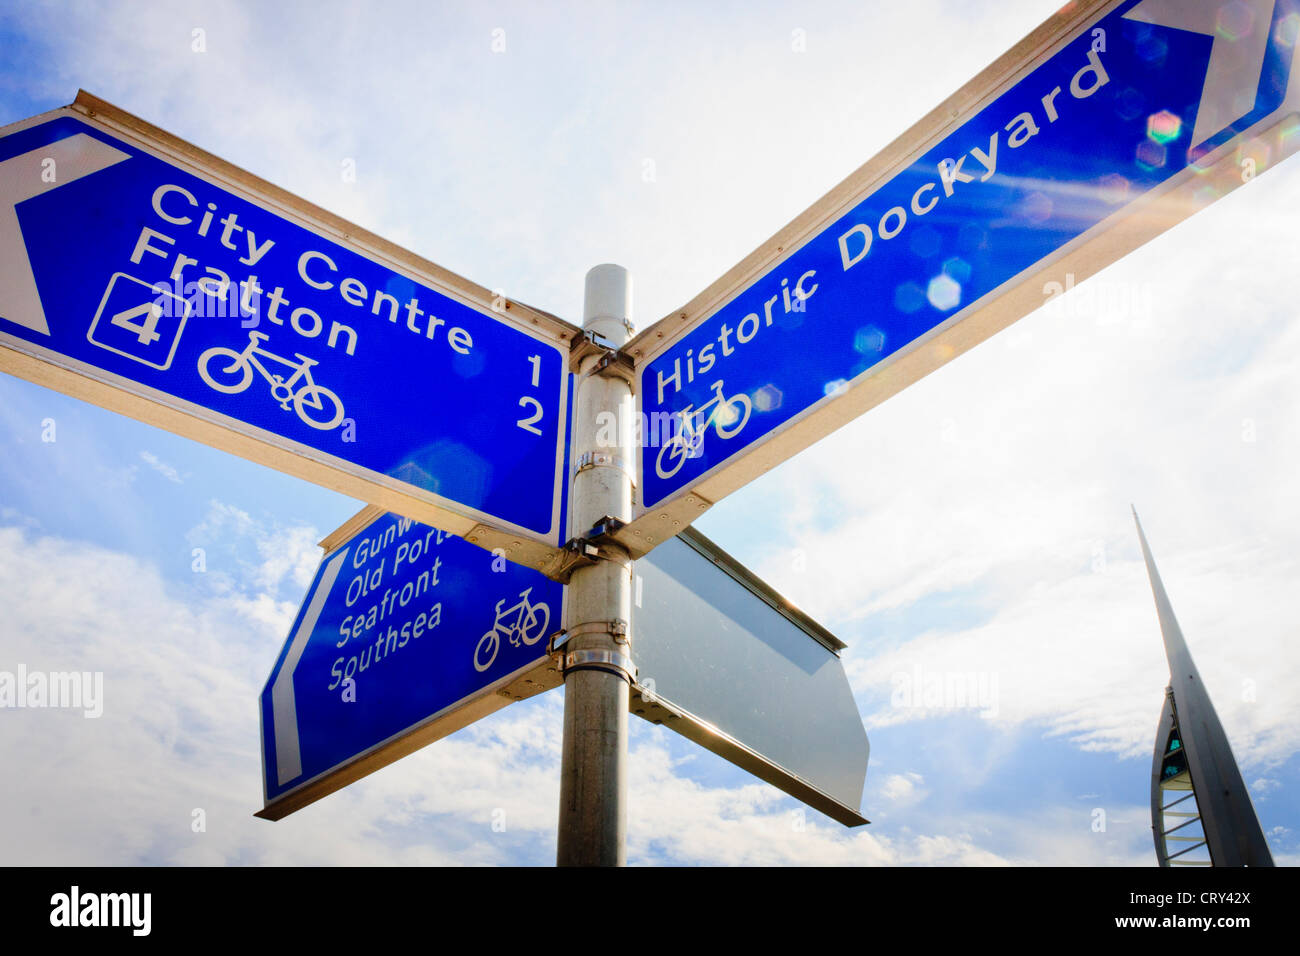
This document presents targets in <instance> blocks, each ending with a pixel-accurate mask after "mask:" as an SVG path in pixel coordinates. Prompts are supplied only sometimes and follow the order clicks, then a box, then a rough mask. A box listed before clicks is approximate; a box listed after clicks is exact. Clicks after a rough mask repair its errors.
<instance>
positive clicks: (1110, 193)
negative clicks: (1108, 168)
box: [1100, 173, 1130, 206]
mask: <svg viewBox="0 0 1300 956" xmlns="http://www.w3.org/2000/svg"><path fill="white" fill-rule="evenodd" d="M1100 182H1101V193H1100V195H1101V201H1102V202H1104V203H1106V204H1107V205H1110V206H1117V205H1119V204H1120V203H1122V202H1123V201H1124V200H1125V199H1127V198H1128V191H1129V186H1130V183H1129V181H1128V180H1127V179H1125V178H1124V177H1123V176H1121V175H1120V174H1119V173H1107V174H1106V175H1105V176H1102V177H1101V181H1100Z"/></svg>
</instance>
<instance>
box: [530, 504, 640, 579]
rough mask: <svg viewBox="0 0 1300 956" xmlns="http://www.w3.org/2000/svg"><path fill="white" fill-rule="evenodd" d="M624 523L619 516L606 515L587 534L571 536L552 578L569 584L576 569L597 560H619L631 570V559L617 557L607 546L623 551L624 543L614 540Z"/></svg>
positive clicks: (588, 565)
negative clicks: (616, 547) (615, 546)
mask: <svg viewBox="0 0 1300 956" xmlns="http://www.w3.org/2000/svg"><path fill="white" fill-rule="evenodd" d="M624 524H626V522H624V521H621V520H619V519H618V518H615V517H612V516H611V515H605V517H603V518H601V519H600V521H598V522H597V523H596V524H594V525H593V526H592V528H591V530H590V531H588V532H587V533H586V534H584V535H581V536H580V537H577V538H570V539H569V540H568V541H567V542H565V545H564V550H563V551H561V552H560V555H559V558H558V563H557V566H556V568H555V571H554V573H552V574H551V575H550V576H551V578H553V579H554V580H556V581H559V582H560V583H561V584H568V583H569V579H570V578H571V577H573V572H574V571H576V570H577V569H578V568H586V567H590V566H591V565H593V564H595V563H596V562H597V561H617V562H618V563H619V564H626V566H627V568H628V569H629V571H630V570H631V568H632V562H631V560H630V559H626V560H625V559H624V558H622V557H615V556H614V555H612V554H610V553H609V552H608V551H607V550H606V548H607V546H609V545H611V544H613V545H617V546H618V548H619V550H620V551H622V549H623V545H622V544H620V543H619V542H617V541H615V540H614V534H615V533H616V532H617V531H619V529H621V528H622V527H623V526H624Z"/></svg>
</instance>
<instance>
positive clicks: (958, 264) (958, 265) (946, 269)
mask: <svg viewBox="0 0 1300 956" xmlns="http://www.w3.org/2000/svg"><path fill="white" fill-rule="evenodd" d="M943 274H944V275H946V276H950V277H952V278H953V279H956V280H957V281H958V282H965V281H966V280H967V279H969V278H970V263H969V262H967V261H966V260H965V259H963V258H961V257H960V256H953V257H952V258H951V259H945V260H944V263H943Z"/></svg>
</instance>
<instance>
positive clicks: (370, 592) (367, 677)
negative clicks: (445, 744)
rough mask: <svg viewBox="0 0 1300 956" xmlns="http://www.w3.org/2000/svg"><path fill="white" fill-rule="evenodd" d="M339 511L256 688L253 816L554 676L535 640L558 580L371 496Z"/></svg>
mask: <svg viewBox="0 0 1300 956" xmlns="http://www.w3.org/2000/svg"><path fill="white" fill-rule="evenodd" d="M350 525H351V526H353V527H355V529H356V530H355V531H353V532H351V533H350V534H348V535H347V536H346V538H345V539H344V540H342V541H337V542H327V544H331V543H332V544H333V547H331V550H330V551H329V552H328V553H327V554H326V555H325V557H324V559H323V561H322V562H321V566H320V570H319V571H317V572H316V578H315V580H314V581H313V582H312V585H311V589H310V590H309V591H308V593H307V598H306V600H305V601H304V602H303V606H302V608H301V610H299V612H298V616H297V618H296V619H295V621H294V623H293V627H292V629H291V630H290V632H289V637H288V640H287V641H286V642H285V645H284V649H283V650H281V651H280V656H279V657H278V658H277V659H276V662H275V667H274V668H273V669H272V671H271V676H270V677H269V678H268V679H267V682H266V687H265V689H264V690H263V691H262V697H261V714H262V758H263V771H264V778H265V796H266V806H265V808H264V809H263V810H262V811H261V812H260V813H259V814H258V816H262V817H267V818H269V819H272V820H278V819H280V818H281V817H283V816H285V815H287V814H289V813H292V812H293V811H294V810H297V809H299V808H300V807H302V806H305V805H306V804H308V803H311V802H312V801H314V800H318V799H319V798H321V797H323V796H325V795H326V794H329V793H332V792H333V791H335V790H337V789H339V788H340V787H343V786H344V785H346V784H347V783H350V782H352V781H353V780H356V779H358V778H359V777H362V776H364V775H365V774H367V773H370V772H372V771H374V770H377V769H379V768H380V767H382V766H384V765H386V764H388V763H391V762H392V761H394V760H396V759H397V758H398V757H401V756H403V755H405V754H407V753H410V752H411V751H413V750H415V749H416V748H418V747H421V746H423V745H424V744H427V743H429V742H431V741H433V740H437V739H438V738H440V737H444V736H446V735H447V734H449V733H451V732H453V731H455V730H458V729H459V728H461V727H463V726H465V725H467V724H469V723H471V722H473V721H474V720H477V719H479V718H480V717H483V716H485V715H487V714H489V713H491V712H492V711H494V710H497V709H499V708H500V707H504V706H506V705H507V704H509V703H510V702H511V701H512V700H516V699H520V698H522V697H526V696H529V695H531V694H534V693H538V692H540V691H542V690H546V689H548V688H549V687H552V686H556V685H558V683H559V677H558V674H555V672H553V671H551V670H549V669H548V659H547V655H546V648H547V643H548V638H549V637H550V635H551V634H552V633H554V632H555V631H557V630H559V629H560V627H561V623H562V613H563V607H562V604H563V599H564V586H563V585H561V584H558V583H557V582H555V581H552V580H550V579H549V578H547V577H545V576H543V575H542V574H540V573H539V572H537V571H534V570H531V569H529V568H525V567H521V566H519V565H515V564H511V563H510V562H508V561H506V560H505V559H503V558H501V557H500V556H496V555H493V554H491V553H489V552H486V551H483V550H482V549H480V548H478V547H476V546H474V545H471V544H468V543H466V542H465V541H463V540H461V539H459V538H457V537H455V536H453V535H449V534H446V533H444V532H442V531H437V530H435V529H434V528H431V527H429V526H427V525H422V524H419V523H416V522H413V521H411V520H410V519H407V518H402V517H399V516H397V515H394V514H387V513H383V512H381V511H379V509H374V508H372V509H367V510H365V511H363V512H362V513H361V515H359V516H358V518H357V519H355V520H354V522H351V523H350ZM347 527H349V526H345V529H346V528H347Z"/></svg>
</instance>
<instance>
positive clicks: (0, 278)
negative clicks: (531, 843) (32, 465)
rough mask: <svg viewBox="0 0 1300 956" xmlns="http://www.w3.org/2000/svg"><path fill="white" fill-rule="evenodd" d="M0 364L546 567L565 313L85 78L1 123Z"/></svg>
mask: <svg viewBox="0 0 1300 956" xmlns="http://www.w3.org/2000/svg"><path fill="white" fill-rule="evenodd" d="M0 197H3V201H0V370H4V371H7V372H10V373H11V374H15V375H18V376H21V377H23V378H27V379H30V380H32V381H35V382H37V383H38V384H42V385H47V386H49V387H52V388H56V389H59V390H61V391H66V392H68V393H70V394H72V395H75V396H77V397H81V398H85V399H88V400H90V401H92V402H95V403H97V404H100V405H103V406H105V407H107V408H110V409H113V410H116V411H121V412H125V413H126V414H129V415H132V416H134V417H137V418H140V419H143V420H145V421H147V422H150V423H152V424H156V425H160V426H162V427H165V428H168V429H171V430H173V431H176V432H178V433H180V434H183V435H186V436H189V437H192V438H196V439H198V440H200V441H204V442H207V443H209V444H212V445H214V446H216V447H218V448H223V449H225V450H228V451H233V452H234V453H236V454H239V455H242V456H243V457H246V458H249V459H252V460H254V461H258V462H261V463H263V464H268V465H271V466H272V467H275V468H278V469H280V470H283V471H286V472H288V473H290V474H294V475H297V476H299V477H302V478H306V479H308V480H311V481H315V482H317V483H320V484H324V485H326V486H328V487H331V488H334V489H336V490H338V491H342V492H344V493H346V494H350V495H353V496H355V497H358V498H362V499H364V500H366V501H369V502H371V503H373V504H377V505H381V506H384V507H386V508H390V509H392V510H395V511H398V512H401V513H404V514H407V515H411V516H414V517H416V518H419V519H421V520H424V521H428V522H430V523H433V524H435V525H437V526H438V527H441V528H443V529H445V530H449V531H453V532H456V533H459V534H462V535H464V536H466V538H468V539H471V540H473V541H475V543H477V544H480V545H482V546H485V547H489V548H491V547H500V548H503V549H504V550H505V551H506V553H507V554H509V556H510V558H511V560H513V561H516V562H519V563H523V564H529V565H532V566H537V567H545V566H547V563H548V562H549V561H550V560H551V559H552V558H553V557H554V556H555V555H556V551H557V546H558V545H560V544H562V543H563V539H564V534H563V527H562V523H563V499H564V494H565V490H566V485H567V481H566V477H565V451H566V449H567V445H568V430H567V423H568V411H569V388H570V375H569V371H568V367H567V358H568V349H569V340H570V339H571V337H572V336H573V334H574V332H575V330H574V329H573V328H572V327H571V326H568V325H566V324H565V323H563V322H560V321H559V320H558V319H554V318H553V317H551V316H548V315H546V314H544V313H539V312H536V311H534V310H531V309H529V308H527V307H525V306H521V305H519V304H517V303H512V302H508V301H506V300H505V299H504V298H502V297H494V296H493V295H491V294H490V293H489V292H488V291H487V290H485V289H481V288H479V287H477V286H474V285H473V284H471V283H469V282H466V281H465V280H463V279H460V278H459V277H456V276H454V275H452V274H450V273H448V272H446V271H445V270H443V269H440V268H438V267H437V266H434V265H432V264H431V263H427V262H425V261H423V260H421V259H419V258H418V257H416V256H413V255H411V254H410V253H407V252H404V251H403V250H401V249H398V248H397V247H395V246H393V245H391V244H389V243H386V242H384V241H383V240H381V239H378V238H377V237H375V236H371V235H369V234H368V233H366V232H364V231H363V230H360V229H358V228H357V227H355V226H352V225H350V224H348V223H345V222H343V221H342V220H339V219H337V218H336V217H333V216H331V215H329V214H328V213H325V212H323V211H322V210H319V209H316V208H314V207H312V206H310V205H308V204H307V203H304V202H303V201H301V200H299V199H297V198H295V197H293V196H291V195H289V194H287V193H284V192H283V191H281V190H278V189H276V188H275V187H272V186H270V185H268V184H266V183H263V182H261V181H259V180H257V179H255V178H254V177H252V176H249V175H248V174H247V173H244V172H242V171H240V170H238V169H235V168H234V167H232V166H229V165H228V164H226V163H223V162H222V161H220V160H217V159H215V158H214V157H212V156H209V155H207V154H205V153H202V152H200V151H198V150H196V149H194V148H193V147H191V146H188V145H187V144H185V143H182V142H180V141H179V140H176V139H174V138H173V137H171V136H169V135H167V134H166V133H163V132H162V131H160V130H156V129H154V128H152V127H149V126H147V125H146V124H144V123H142V122H141V121H140V120H137V119H136V118H134V117H132V116H129V115H128V114H125V113H122V112H121V111H119V110H116V109H115V108H113V107H111V106H109V105H107V104H104V103H101V102H100V101H98V100H95V99H94V98H93V97H90V96H87V95H86V94H84V93H83V94H81V95H79V96H78V98H77V102H76V103H75V104H74V105H73V106H71V107H68V108H65V109H60V110H55V111H54V112H52V113H48V114H45V115H43V116H39V117H36V118H34V119H31V120H27V121H25V122H21V123H16V124H14V125H12V126H9V127H6V128H5V129H4V130H3V131H0Z"/></svg>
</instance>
